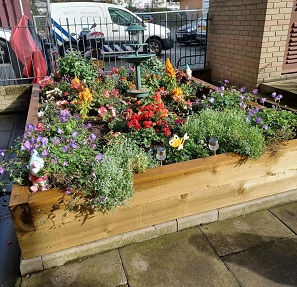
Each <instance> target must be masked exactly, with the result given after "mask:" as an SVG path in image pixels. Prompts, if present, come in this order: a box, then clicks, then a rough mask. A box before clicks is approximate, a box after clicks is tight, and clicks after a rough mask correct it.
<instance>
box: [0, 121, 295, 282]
mask: <svg viewBox="0 0 297 287" xmlns="http://www.w3.org/2000/svg"><path fill="white" fill-rule="evenodd" d="M23 120H24V116H20V115H18V116H16V115H14V116H12V115H0V148H5V146H7V145H10V144H11V143H12V139H13V138H14V136H15V135H17V134H19V133H20V132H21V130H22V122H23ZM8 131H10V132H8ZM1 196H4V195H3V194H1ZM5 196H6V199H5V200H6V201H5V202H6V203H7V200H8V199H9V194H6V195H5ZM5 202H4V199H3V203H5ZM4 205H5V204H4ZM4 205H3V206H1V213H0V216H1V217H0V219H1V220H0V228H1V230H0V231H1V232H0V234H1V236H0V240H1V242H0V248H1V249H0V254H1V256H0V258H1V262H0V286H1V287H2V286H3V287H10V286H21V287H28V286H30V287H35V286H37V287H39V286H42V287H50V286H61V287H66V286H75V287H76V286H79V287H80V286H81V287H87V286H90V287H92V286H96V287H105V286H106V287H118V286H124V287H146V286H148V287H158V286H160V287H182V286H184V287H191V286H195V287H199V286H201V287H206V286H207V287H211V286H214V287H216V286H220V287H233V286H238V287H239V286H240V287H253V286H255V287H260V286H265V287H266V286H267V287H268V286H269V287H280V286H297V272H296V266H297V202H291V203H286V204H284V205H281V206H277V207H273V208H269V209H265V210H261V211H257V212H254V213H250V214H246V215H242V216H239V217H233V218H229V219H226V220H222V221H219V222H214V223H209V224H205V225H201V226H196V227H192V228H189V229H185V230H182V231H179V232H175V233H171V234H168V235H164V236H160V237H158V238H154V239H150V240H147V241H143V242H140V243H134V244H131V245H128V246H125V247H121V248H116V249H114V250H112V251H109V252H106V253H103V254H98V255H94V256H92V257H88V258H81V259H79V260H76V261H73V262H70V263H68V264H65V265H63V266H60V267H54V268H52V269H48V270H44V271H42V272H38V273H32V274H28V275H27V276H24V277H22V278H21V277H20V276H19V275H18V272H17V270H16V269H17V266H18V264H19V249H18V245H17V241H16V238H15V237H14V236H13V227H12V222H11V219H10V216H9V212H6V211H5V208H6V206H4ZM6 205H7V204H6ZM8 227H9V228H8ZM78 232H79V231H78ZM32 244H34V242H32Z"/></svg>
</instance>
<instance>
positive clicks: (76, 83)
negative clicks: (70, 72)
mask: <svg viewBox="0 0 297 287" xmlns="http://www.w3.org/2000/svg"><path fill="white" fill-rule="evenodd" d="M71 88H73V89H77V90H78V89H79V88H80V81H79V79H78V78H77V77H76V76H75V77H74V79H72V81H71Z"/></svg>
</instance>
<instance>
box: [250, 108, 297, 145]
mask: <svg viewBox="0 0 297 287" xmlns="http://www.w3.org/2000/svg"><path fill="white" fill-rule="evenodd" d="M249 115H250V117H249V118H248V119H249V120H250V121H251V123H252V124H253V125H255V126H257V127H259V128H260V129H261V130H262V131H263V134H264V136H265V139H266V142H267V144H271V143H278V142H281V141H285V140H290V139H294V138H295V137H296V130H297V115H296V113H294V112H291V111H286V110H277V109H274V108H270V109H267V108H262V109H260V110H259V109H253V110H252V112H250V114H249Z"/></svg>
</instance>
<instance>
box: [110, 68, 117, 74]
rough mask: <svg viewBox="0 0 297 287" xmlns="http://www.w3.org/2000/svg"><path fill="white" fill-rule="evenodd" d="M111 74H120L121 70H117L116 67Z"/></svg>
mask: <svg viewBox="0 0 297 287" xmlns="http://www.w3.org/2000/svg"><path fill="white" fill-rule="evenodd" d="M111 73H112V74H118V73H119V69H118V68H116V67H113V68H112V70H111Z"/></svg>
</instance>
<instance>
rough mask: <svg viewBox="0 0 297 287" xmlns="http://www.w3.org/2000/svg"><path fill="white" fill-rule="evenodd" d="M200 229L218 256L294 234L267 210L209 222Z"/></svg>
mask: <svg viewBox="0 0 297 287" xmlns="http://www.w3.org/2000/svg"><path fill="white" fill-rule="evenodd" d="M200 229H201V230H202V232H203V233H204V234H205V236H206V237H207V238H208V240H209V242H210V243H211V244H212V246H213V247H214V249H215V250H216V251H217V253H218V254H219V255H220V256H223V255H227V254H231V253H235V252H238V251H242V250H244V249H247V248H249V247H251V246H256V245H260V244H263V243H266V242H269V241H273V240H276V239H280V238H285V237H289V236H292V235H294V233H293V232H292V231H291V230H290V229H289V228H288V227H286V226H285V225H283V224H282V223H281V222H280V221H279V220H278V219H277V218H276V217H275V216H274V215H273V214H272V213H271V212H269V211H268V210H264V211H259V212H255V213H251V214H248V215H244V216H240V217H236V218H230V219H226V220H223V221H219V222H214V223H210V224H207V225H204V226H201V227H200Z"/></svg>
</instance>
